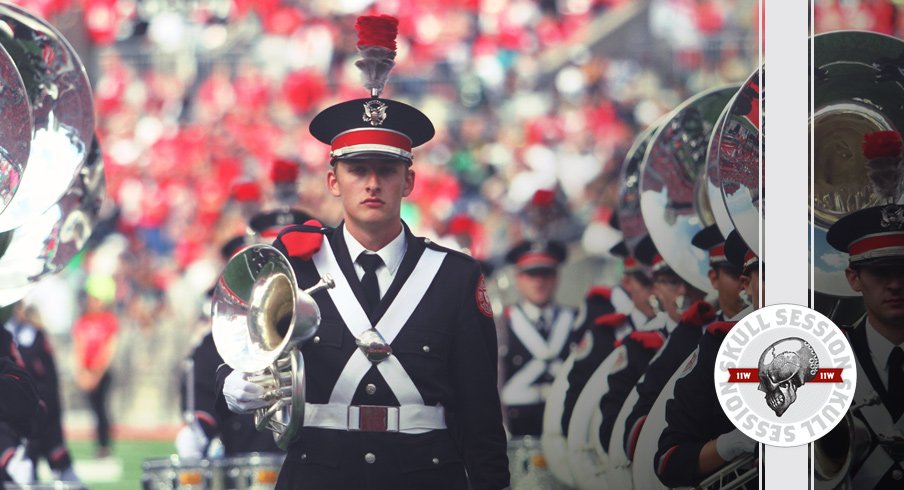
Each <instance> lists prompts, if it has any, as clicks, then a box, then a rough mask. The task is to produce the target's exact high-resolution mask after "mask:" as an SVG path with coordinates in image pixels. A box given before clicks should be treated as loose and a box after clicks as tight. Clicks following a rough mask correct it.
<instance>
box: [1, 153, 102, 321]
mask: <svg viewBox="0 0 904 490" xmlns="http://www.w3.org/2000/svg"><path fill="white" fill-rule="evenodd" d="M105 184H106V180H105V179H104V159H103V155H102V153H101V149H100V146H99V145H98V143H97V140H96V139H95V140H94V141H93V142H92V144H91V150H90V152H89V158H88V162H87V163H86V164H85V165H83V166H81V167H80V169H79V172H78V174H77V175H76V178H75V180H74V181H73V182H72V185H71V186H70V187H69V189H68V190H67V191H66V194H64V195H63V197H62V198H60V200H59V201H57V202H56V203H55V204H53V205H52V206H51V207H50V208H49V209H47V210H46V211H44V212H43V213H41V214H40V215H39V216H34V217H32V218H31V219H29V220H28V222H27V223H25V224H23V225H22V226H20V227H18V228H16V229H14V230H9V231H6V232H3V233H0V236H3V238H4V241H6V246H5V249H4V250H3V252H2V255H0V306H5V305H9V304H12V303H15V302H16V301H19V300H20V299H22V298H23V297H25V295H26V294H27V293H28V292H29V291H30V290H31V289H32V287H33V286H34V285H35V284H36V283H37V282H38V281H39V280H40V279H41V278H43V277H45V276H47V275H48V274H55V273H57V272H59V271H60V270H62V269H63V268H64V267H66V265H67V264H69V262H70V261H71V260H72V258H73V257H75V255H76V254H78V253H79V252H80V251H81V250H82V248H84V247H85V244H86V243H87V242H88V238H89V237H90V236H91V233H92V232H93V231H94V229H95V228H96V226H97V221H98V216H99V213H100V207H101V204H102V203H103V200H104V191H105V189H106V185H105Z"/></svg>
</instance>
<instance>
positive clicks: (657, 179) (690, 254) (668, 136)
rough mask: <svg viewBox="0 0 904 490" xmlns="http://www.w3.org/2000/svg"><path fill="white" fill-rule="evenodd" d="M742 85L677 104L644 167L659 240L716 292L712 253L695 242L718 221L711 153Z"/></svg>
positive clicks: (672, 260)
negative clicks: (712, 200)
mask: <svg viewBox="0 0 904 490" xmlns="http://www.w3.org/2000/svg"><path fill="white" fill-rule="evenodd" d="M737 89H738V87H737V86H735V85H732V86H727V87H719V88H714V89H710V90H706V91H704V92H701V93H699V94H697V95H695V96H693V97H691V98H690V99H688V100H686V101H684V102H683V103H682V104H681V105H679V106H678V107H677V108H676V109H675V110H673V111H672V112H671V113H670V114H669V116H668V119H667V120H666V121H664V122H663V123H662V125H661V126H660V127H659V128H658V129H657V131H656V132H655V133H654V134H653V137H652V139H651V141H650V144H649V145H648V147H647V151H646V154H645V155H644V160H643V163H642V164H641V170H640V207H641V211H642V213H643V218H644V223H645V224H646V227H647V230H648V231H649V232H650V237H651V238H652V239H653V243H654V244H655V245H656V248H657V250H658V251H659V253H660V254H661V255H662V257H663V259H665V261H666V263H668V264H669V266H670V267H671V268H672V270H674V271H675V272H676V273H677V274H678V275H679V276H681V277H682V278H683V279H684V280H686V281H687V282H688V283H690V284H691V285H693V286H694V287H696V288H697V289H699V290H701V291H704V292H706V293H712V292H713V288H712V285H711V283H710V281H709V278H708V276H707V271H708V270H709V259H708V257H707V254H706V252H705V251H703V250H700V249H697V248H696V247H692V246H690V243H691V239H692V238H693V236H694V235H695V234H696V233H697V232H699V231H700V230H702V229H703V228H705V227H707V226H709V225H711V224H713V223H715V217H714V216H713V213H712V209H711V207H710V204H709V199H708V197H707V193H706V187H705V178H706V153H707V148H708V147H709V141H710V135H711V134H712V132H713V128H714V126H715V124H716V122H717V120H718V118H719V115H720V114H721V113H722V110H723V109H724V108H725V106H726V104H728V102H729V100H730V99H731V97H732V96H733V95H734V94H735V92H736V91H737ZM675 244H685V245H683V246H675Z"/></svg>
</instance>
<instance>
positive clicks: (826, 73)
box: [810, 31, 904, 298]
mask: <svg viewBox="0 0 904 490" xmlns="http://www.w3.org/2000/svg"><path fill="white" fill-rule="evenodd" d="M813 62H814V66H815V73H814V81H813V85H814V92H813V98H814V111H815V112H814V113H813V115H812V117H811V120H810V125H811V131H812V134H813V141H814V154H813V156H814V166H813V203H812V209H813V215H814V218H815V223H814V225H815V226H814V228H815V241H814V250H813V253H814V257H813V261H814V266H815V268H816V270H815V277H814V282H813V284H814V289H816V291H818V292H819V293H822V294H826V295H829V296H832V297H842V298H843V297H850V296H859V294H857V293H855V292H854V291H853V290H851V289H850V286H849V285H848V283H847V280H846V278H845V276H844V269H845V268H846V267H847V264H848V256H847V254H845V253H842V252H838V251H837V250H835V249H834V248H832V247H831V246H830V245H829V244H828V242H826V230H828V228H829V227H830V226H831V225H832V224H833V223H835V222H836V221H838V219H840V218H842V217H843V216H845V215H847V214H849V213H851V212H853V211H858V210H860V209H863V208H866V207H869V206H876V205H879V204H881V203H880V201H879V198H878V196H877V195H876V194H874V193H873V189H872V186H871V185H870V182H869V179H868V178H867V174H866V161H867V160H866V158H865V157H864V156H863V151H862V149H861V145H862V143H863V135H864V134H866V133H870V132H874V131H887V130H896V131H898V132H901V131H904V106H902V100H904V76H902V74H901V73H902V72H901V70H902V69H904V42H902V41H901V40H900V39H897V38H894V37H891V36H886V35H882V34H876V33H871V32H861V31H838V32H830V33H826V34H821V35H818V36H816V37H814V38H813ZM899 202H900V201H899Z"/></svg>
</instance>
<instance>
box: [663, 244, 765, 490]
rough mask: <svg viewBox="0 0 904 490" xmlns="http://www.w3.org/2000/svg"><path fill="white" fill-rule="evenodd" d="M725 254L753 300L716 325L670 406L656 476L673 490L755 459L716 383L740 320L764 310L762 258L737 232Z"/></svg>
mask: <svg viewBox="0 0 904 490" xmlns="http://www.w3.org/2000/svg"><path fill="white" fill-rule="evenodd" d="M725 255H726V257H727V258H728V260H729V261H730V262H731V263H733V264H735V265H737V266H739V267H741V268H742V270H743V272H742V275H741V283H742V286H743V287H744V288H745V290H746V291H747V293H748V295H749V296H750V298H751V299H752V301H753V307H752V308H748V309H744V310H742V311H741V312H740V313H738V315H737V316H735V317H734V318H732V319H731V320H730V321H725V322H713V323H711V324H710V325H709V326H708V327H707V328H706V332H705V333H704V334H703V337H702V338H701V339H700V344H699V346H698V358H697V364H696V365H695V366H694V367H693V369H691V371H690V372H689V373H688V374H687V375H686V376H684V377H683V378H681V379H679V380H678V381H677V382H676V383H675V391H674V397H673V398H672V399H671V400H669V401H668V403H667V404H666V423H667V427H666V429H665V430H664V431H663V432H662V435H661V436H660V438H659V449H658V450H657V452H656V456H655V458H654V471H655V472H656V475H657V476H658V477H659V479H660V481H662V483H663V484H664V485H666V486H669V487H678V486H688V485H690V486H693V485H696V484H697V483H699V482H700V481H701V480H702V479H703V478H705V477H706V476H708V475H710V474H712V473H713V472H715V471H716V470H718V469H719V468H720V467H721V466H723V465H725V464H726V463H728V462H729V461H732V460H734V459H736V458H738V457H740V456H743V455H746V454H752V453H753V452H754V451H755V450H756V441H754V440H753V439H750V438H749V437H747V436H746V435H744V434H743V433H742V432H740V431H739V430H737V429H736V428H735V426H734V425H733V424H732V423H731V421H730V420H728V417H727V416H726V415H725V412H724V411H723V410H722V406H721V405H720V404H719V400H718V398H717V397H716V388H715V385H714V384H713V369H714V367H715V363H716V354H717V353H718V350H719V347H720V346H721V345H722V340H723V339H724V338H725V336H726V335H727V334H728V332H729V331H730V330H731V328H732V327H733V326H734V324H735V323H736V321H737V320H738V319H740V318H741V317H743V316H744V315H746V314H747V313H748V312H750V311H752V310H753V309H756V308H758V307H759V293H760V286H759V280H760V278H759V275H760V274H759V258H757V257H756V256H755V255H754V254H753V252H752V251H751V250H750V249H749V248H748V247H747V245H746V244H744V242H743V240H742V239H741V237H740V235H739V234H738V233H737V232H736V231H733V232H732V233H731V234H729V236H728V238H726V240H725Z"/></svg>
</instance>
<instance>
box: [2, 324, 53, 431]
mask: <svg viewBox="0 0 904 490" xmlns="http://www.w3.org/2000/svg"><path fill="white" fill-rule="evenodd" d="M41 414H46V409H45V408H44V407H43V406H42V402H41V398H40V395H39V394H38V390H37V386H36V384H35V381H34V378H32V377H31V375H30V374H28V372H27V371H26V370H25V365H24V363H23V361H22V356H21V355H20V354H19V350H18V349H17V348H16V344H15V341H14V340H13V337H12V335H11V334H10V333H9V332H8V331H7V330H6V329H5V328H0V423H3V424H6V425H8V426H9V428H10V429H12V430H14V431H15V433H16V434H18V435H19V436H20V437H26V436H29V435H31V433H32V430H33V429H34V422H35V417H37V416H38V415H41Z"/></svg>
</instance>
